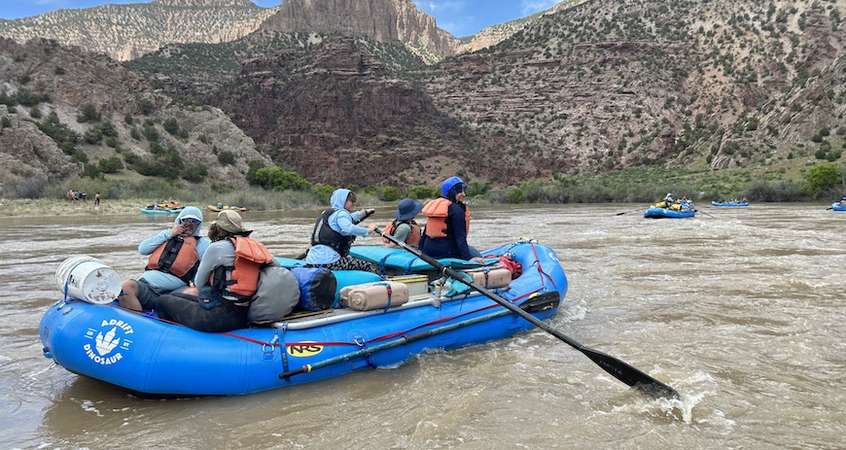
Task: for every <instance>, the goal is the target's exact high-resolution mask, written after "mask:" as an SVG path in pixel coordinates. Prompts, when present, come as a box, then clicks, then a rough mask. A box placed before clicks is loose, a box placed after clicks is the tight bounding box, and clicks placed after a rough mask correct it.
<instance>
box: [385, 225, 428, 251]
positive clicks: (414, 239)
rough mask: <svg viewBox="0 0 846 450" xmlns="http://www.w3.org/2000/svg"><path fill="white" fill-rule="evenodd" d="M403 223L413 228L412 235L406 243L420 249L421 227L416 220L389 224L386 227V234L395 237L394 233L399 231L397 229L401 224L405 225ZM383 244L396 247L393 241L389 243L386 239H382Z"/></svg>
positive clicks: (409, 235)
mask: <svg viewBox="0 0 846 450" xmlns="http://www.w3.org/2000/svg"><path fill="white" fill-rule="evenodd" d="M403 223H405V224H408V226H410V227H411V233H409V234H408V237H407V238H406V239H405V243H406V244H408V245H411V246H413V247H419V246H420V237H421V235H420V225H417V222H415V221H414V220H403V221H398V220H394V221H393V222H391V223H389V224H388V225H386V226H385V234H388V235H391V236H393V235H394V231H396V230H397V227H398V226H399V225H400V224H403ZM382 242H384V243H385V245H388V246H390V245H394V243H393V242H391V241H389V240H387V239H385V238H382Z"/></svg>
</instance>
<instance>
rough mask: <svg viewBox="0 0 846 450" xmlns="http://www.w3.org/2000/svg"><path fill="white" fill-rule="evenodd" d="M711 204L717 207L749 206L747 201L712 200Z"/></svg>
mask: <svg viewBox="0 0 846 450" xmlns="http://www.w3.org/2000/svg"><path fill="white" fill-rule="evenodd" d="M711 206H716V207H718V208H745V207H747V206H749V202H718V201H712V202H711Z"/></svg>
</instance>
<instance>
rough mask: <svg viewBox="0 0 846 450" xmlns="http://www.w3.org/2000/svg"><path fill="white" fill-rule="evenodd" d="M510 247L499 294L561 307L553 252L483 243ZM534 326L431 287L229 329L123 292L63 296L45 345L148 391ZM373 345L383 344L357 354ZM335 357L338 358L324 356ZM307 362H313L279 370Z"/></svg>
mask: <svg viewBox="0 0 846 450" xmlns="http://www.w3.org/2000/svg"><path fill="white" fill-rule="evenodd" d="M395 251H398V252H402V251H403V250H402V249H395ZM505 253H510V254H511V255H512V256H513V257H514V258H515V259H516V260H517V261H518V262H519V263H520V264H522V266H523V268H524V270H523V274H522V275H521V276H520V277H519V278H517V279H515V280H513V281H512V283H511V285H510V286H509V287H508V288H505V289H501V290H498V292H499V294H500V295H501V296H502V297H504V298H506V299H508V300H510V301H512V302H514V303H515V304H519V305H521V307H523V308H524V309H525V310H527V311H529V312H531V313H532V314H533V315H534V316H535V317H537V318H539V319H548V318H550V317H552V316H554V315H555V314H556V312H557V311H558V307H559V304H560V302H561V301H563V299H564V296H565V294H566V292H567V277H566V275H565V273H564V269H563V268H562V267H561V264H560V263H559V260H558V257H557V256H556V255H555V252H554V251H553V250H552V249H550V248H548V247H545V246H543V245H539V244H536V243H533V242H528V241H521V242H518V243H514V244H508V245H503V246H501V247H497V248H494V249H491V250H488V251H486V252H484V254H485V255H486V256H490V257H495V256H497V255H501V254H505ZM371 275H372V274H371ZM531 328H532V325H531V324H529V323H528V322H526V321H525V320H523V319H521V318H519V317H517V316H515V315H513V314H511V313H510V312H507V311H506V310H505V308H502V307H501V306H499V305H498V304H496V303H495V302H493V301H492V300H491V299H489V298H487V297H485V296H482V295H481V294H478V293H475V292H471V293H470V294H468V295H464V296H460V297H455V298H437V297H435V296H434V295H432V294H425V295H421V296H418V297H413V298H412V299H411V300H410V301H409V302H408V303H406V304H404V305H402V306H399V307H393V308H390V309H387V310H376V311H366V312H360V311H352V310H349V309H334V310H330V311H326V312H323V313H319V314H318V315H316V316H309V317H302V318H294V319H291V320H289V321H286V322H281V323H276V324H274V326H272V327H267V328H249V329H242V330H236V331H233V332H231V333H204V332H199V331H195V330H192V329H190V328H187V327H184V326H182V325H178V324H173V323H167V322H164V321H161V320H158V319H156V318H155V317H153V316H152V315H150V314H140V313H135V312H132V311H129V310H126V309H122V308H120V307H119V306H117V303H116V302H115V303H112V304H108V305H94V304H89V303H84V302H82V301H78V300H73V299H65V300H61V301H59V302H58V303H56V304H55V305H53V306H51V307H50V308H49V309H48V310H47V312H46V313H45V314H44V317H43V318H42V320H41V324H40V326H39V334H40V337H41V342H42V344H43V351H44V355H45V356H46V357H48V358H52V359H53V360H54V361H55V362H56V363H57V364H59V365H61V366H62V367H64V368H65V369H67V370H69V371H71V372H73V373H76V374H79V375H83V376H87V377H91V378H94V379H97V380H101V381H104V382H106V383H109V384H112V385H115V386H119V387H122V388H125V389H128V390H130V391H134V392H138V393H144V394H147V395H177V396H195V395H243V394H251V393H255V392H261V391H266V390H270V389H277V388H282V387H287V386H293V385H298V384H303V383H309V382H312V381H317V380H322V379H327V378H332V377H337V376H341V375H345V374H348V373H350V372H353V371H357V370H361V369H366V368H369V367H396V366H397V365H399V364H402V363H404V362H406V361H408V360H409V359H410V358H412V357H414V356H415V355H418V354H420V353H422V352H424V351H426V350H429V349H447V350H450V349H455V348H459V347H463V346H467V345H473V344H480V343H483V342H488V341H492V340H497V339H503V338H507V337H509V336H512V335H514V334H515V333H519V332H523V331H526V330H529V329H531ZM386 344H388V345H386ZM377 346H379V347H377ZM368 348H378V349H381V350H379V351H375V352H374V353H373V354H371V355H367V356H361V355H360V353H357V355H359V356H350V355H351V354H352V353H353V352H360V351H361V350H363V349H368ZM330 360H331V361H338V362H337V363H335V364H332V365H328V366H326V367H319V366H318V365H319V364H321V363H324V364H325V363H326V362H327V361H330ZM307 365H308V366H307ZM315 366H318V367H315ZM303 367H314V368H313V369H312V370H306V371H305V373H302V374H298V375H294V376H290V377H287V378H285V377H282V376H281V374H282V373H284V372H291V371H295V370H297V369H300V368H303Z"/></svg>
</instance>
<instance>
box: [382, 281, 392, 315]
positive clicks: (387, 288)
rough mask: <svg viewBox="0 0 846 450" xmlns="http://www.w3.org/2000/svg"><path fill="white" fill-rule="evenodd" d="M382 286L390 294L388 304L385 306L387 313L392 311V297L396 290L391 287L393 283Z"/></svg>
mask: <svg viewBox="0 0 846 450" xmlns="http://www.w3.org/2000/svg"><path fill="white" fill-rule="evenodd" d="M382 285H383V286H385V291H386V292H387V294H388V304H387V305H385V309H384V310H383V311H385V312H387V311H388V310H389V309H391V297H392V296H393V294H394V289H393V288H392V287H391V283H383V284H382Z"/></svg>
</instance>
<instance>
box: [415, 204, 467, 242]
mask: <svg viewBox="0 0 846 450" xmlns="http://www.w3.org/2000/svg"><path fill="white" fill-rule="evenodd" d="M451 204H452V202H451V201H449V199H446V198H443V197H440V198H436V199H434V200H431V201H429V202H427V203H426V205H425V206H423V211H421V212H422V213H423V215H424V216H426V217H427V218H428V220H427V221H426V230H425V233H426V236H427V237H430V238H434V239H437V238H445V237H447V216H448V215H449V205H451ZM464 223H465V224H466V226H467V233H468V234H469V233H470V208H465V209H464Z"/></svg>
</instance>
